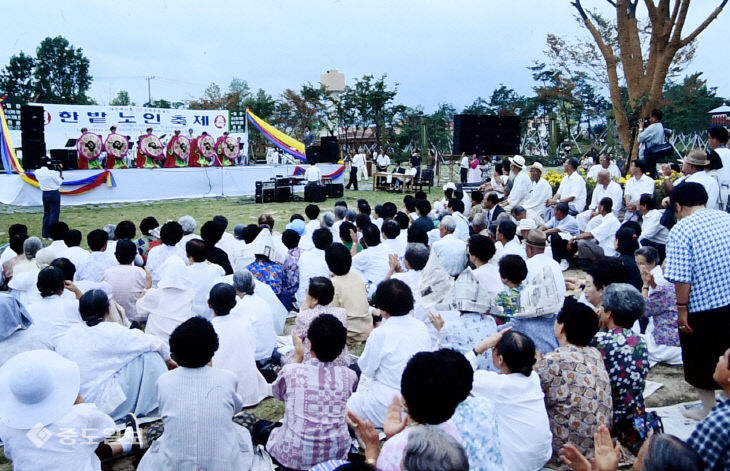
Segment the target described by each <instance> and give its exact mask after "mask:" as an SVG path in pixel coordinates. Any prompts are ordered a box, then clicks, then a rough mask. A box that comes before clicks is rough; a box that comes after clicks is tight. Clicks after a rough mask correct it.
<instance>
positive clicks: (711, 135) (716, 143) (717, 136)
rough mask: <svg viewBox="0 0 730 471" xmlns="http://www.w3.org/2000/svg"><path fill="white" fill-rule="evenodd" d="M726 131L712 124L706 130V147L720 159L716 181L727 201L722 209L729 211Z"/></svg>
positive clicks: (729, 155) (729, 152)
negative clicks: (720, 165) (720, 164)
mask: <svg viewBox="0 0 730 471" xmlns="http://www.w3.org/2000/svg"><path fill="white" fill-rule="evenodd" d="M727 140H728V132H727V129H725V128H724V127H723V126H712V127H711V128H710V129H708V130H707V147H709V148H710V149H712V150H714V151H715V152H717V155H719V156H720V160H722V168H721V169H718V170H717V176H718V181H719V183H720V195H721V196H722V198H721V200H722V201H727V202H728V203H727V204H726V205H725V207H724V208H720V209H721V210H723V211H728V212H730V198H728V193H729V192H730V149H728V148H727Z"/></svg>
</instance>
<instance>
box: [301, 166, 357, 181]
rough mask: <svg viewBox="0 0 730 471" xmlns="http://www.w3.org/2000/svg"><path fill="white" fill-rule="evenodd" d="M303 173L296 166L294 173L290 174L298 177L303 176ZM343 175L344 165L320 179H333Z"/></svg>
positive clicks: (302, 169) (303, 170)
mask: <svg viewBox="0 0 730 471" xmlns="http://www.w3.org/2000/svg"><path fill="white" fill-rule="evenodd" d="M305 171H306V170H305V169H304V168H302V167H300V166H298V165H297V166H296V167H294V173H292V175H294V176H295V177H298V176H299V175H304V172H305ZM343 173H345V166H344V165H342V166H340V168H338V169H337V170H335V171H334V172H332V173H330V174H329V175H322V178H333V179H334V178H337V177H339V176H340V175H342V174H343Z"/></svg>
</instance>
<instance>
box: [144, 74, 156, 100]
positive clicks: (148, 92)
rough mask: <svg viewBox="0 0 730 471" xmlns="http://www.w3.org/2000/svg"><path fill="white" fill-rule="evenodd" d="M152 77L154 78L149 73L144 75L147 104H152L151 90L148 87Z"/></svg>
mask: <svg viewBox="0 0 730 471" xmlns="http://www.w3.org/2000/svg"><path fill="white" fill-rule="evenodd" d="M154 78H156V77H155V76H154V75H149V76H147V77H145V80H147V104H148V105H151V104H152V92H151V89H150V82H151V81H152V79H154Z"/></svg>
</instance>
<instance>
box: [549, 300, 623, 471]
mask: <svg viewBox="0 0 730 471" xmlns="http://www.w3.org/2000/svg"><path fill="white" fill-rule="evenodd" d="M596 332H598V316H597V315H596V313H595V312H593V309H591V308H590V307H588V306H586V305H585V304H582V303H578V302H577V301H575V299H573V298H567V299H566V300H565V303H564V304H563V308H562V309H561V310H560V313H558V318H557V320H556V321H555V337H556V338H557V339H558V342H559V343H560V346H559V347H558V348H556V349H555V350H553V351H552V352H550V353H546V354H545V356H543V357H542V359H540V360H539V361H538V362H537V363H536V364H535V371H536V372H537V374H538V376H539V377H540V384H541V386H542V390H543V392H544V393H545V406H546V407H547V413H548V418H549V419H550V429H551V431H552V433H553V455H552V458H551V459H550V461H549V462H548V464H547V465H546V466H547V467H549V468H559V467H560V465H561V461H560V450H561V449H562V448H563V446H564V445H566V444H568V443H572V444H573V445H575V447H576V448H577V449H578V451H580V452H581V453H583V454H584V455H588V456H589V458H590V456H591V455H592V453H593V436H594V435H595V433H596V431H597V430H598V427H599V426H600V425H606V426H610V424H611V414H612V407H611V382H610V380H609V377H608V373H607V372H606V367H605V366H604V364H603V360H602V358H601V354H600V353H599V352H598V350H596V349H595V348H593V347H591V346H589V344H590V342H591V340H592V339H593V336H594V335H595V334H596Z"/></svg>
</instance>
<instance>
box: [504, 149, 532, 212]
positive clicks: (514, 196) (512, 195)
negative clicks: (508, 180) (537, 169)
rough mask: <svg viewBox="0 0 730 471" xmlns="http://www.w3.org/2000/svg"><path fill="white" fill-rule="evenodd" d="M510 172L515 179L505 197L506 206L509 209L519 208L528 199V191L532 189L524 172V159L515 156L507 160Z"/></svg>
mask: <svg viewBox="0 0 730 471" xmlns="http://www.w3.org/2000/svg"><path fill="white" fill-rule="evenodd" d="M509 162H510V171H511V172H512V173H513V174H514V176H515V178H514V180H513V183H512V188H511V189H510V191H509V196H508V197H507V205H508V206H509V207H510V208H514V207H515V206H520V205H522V203H523V202H524V201H525V200H527V199H528V198H529V197H530V190H531V189H532V182H531V181H530V176H529V175H528V174H527V171H526V170H525V158H524V157H522V156H521V155H515V156H514V157H512V158H510V159H509Z"/></svg>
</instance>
